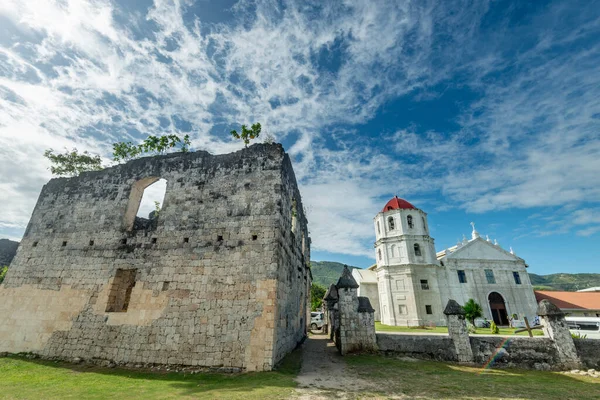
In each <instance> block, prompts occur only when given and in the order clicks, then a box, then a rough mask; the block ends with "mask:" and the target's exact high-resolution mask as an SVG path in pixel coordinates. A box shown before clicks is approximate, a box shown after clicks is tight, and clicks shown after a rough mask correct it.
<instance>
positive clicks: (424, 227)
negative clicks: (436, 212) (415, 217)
mask: <svg viewBox="0 0 600 400" xmlns="http://www.w3.org/2000/svg"><path fill="white" fill-rule="evenodd" d="M421 221H423V230H424V231H425V233H427V224H426V223H425V217H421Z"/></svg>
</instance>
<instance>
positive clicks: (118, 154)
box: [113, 135, 191, 162]
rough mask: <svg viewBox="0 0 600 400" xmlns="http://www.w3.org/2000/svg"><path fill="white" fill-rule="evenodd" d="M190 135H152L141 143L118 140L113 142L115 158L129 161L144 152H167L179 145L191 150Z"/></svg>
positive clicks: (183, 148)
mask: <svg viewBox="0 0 600 400" xmlns="http://www.w3.org/2000/svg"><path fill="white" fill-rule="evenodd" d="M190 144H191V142H190V135H185V136H184V137H183V139H182V138H180V137H179V136H177V135H162V136H154V135H150V136H148V137H147V138H146V139H144V141H143V142H142V143H141V144H138V145H135V144H133V143H131V142H117V143H114V144H113V160H114V161H116V162H121V161H129V160H133V159H135V158H138V157H139V156H140V155H142V154H165V153H166V152H167V150H169V149H172V148H174V147H177V146H179V151H182V152H184V153H186V152H188V151H189V150H190Z"/></svg>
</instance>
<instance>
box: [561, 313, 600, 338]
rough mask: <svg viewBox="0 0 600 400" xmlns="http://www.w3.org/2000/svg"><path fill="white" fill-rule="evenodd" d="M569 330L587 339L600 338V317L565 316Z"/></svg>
mask: <svg viewBox="0 0 600 400" xmlns="http://www.w3.org/2000/svg"><path fill="white" fill-rule="evenodd" d="M565 320H566V321H567V324H568V325H569V331H571V333H574V334H576V335H579V336H581V337H584V336H585V338H586V339H600V318H598V317H565Z"/></svg>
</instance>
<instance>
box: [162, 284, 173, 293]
mask: <svg viewBox="0 0 600 400" xmlns="http://www.w3.org/2000/svg"><path fill="white" fill-rule="evenodd" d="M170 283H171V282H163V286H162V290H163V292H164V291H166V290H169V284H170Z"/></svg>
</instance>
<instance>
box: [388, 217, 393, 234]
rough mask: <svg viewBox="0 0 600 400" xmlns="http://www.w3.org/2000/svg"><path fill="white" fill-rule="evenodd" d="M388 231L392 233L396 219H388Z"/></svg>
mask: <svg viewBox="0 0 600 400" xmlns="http://www.w3.org/2000/svg"><path fill="white" fill-rule="evenodd" d="M388 229H389V230H390V231H393V230H394V218H393V217H389V218H388Z"/></svg>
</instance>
